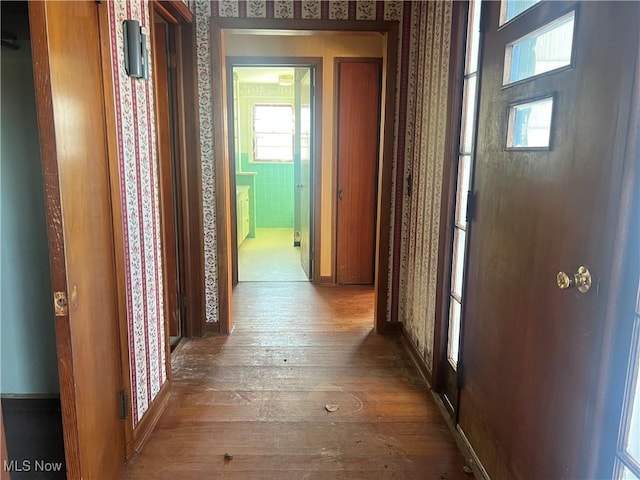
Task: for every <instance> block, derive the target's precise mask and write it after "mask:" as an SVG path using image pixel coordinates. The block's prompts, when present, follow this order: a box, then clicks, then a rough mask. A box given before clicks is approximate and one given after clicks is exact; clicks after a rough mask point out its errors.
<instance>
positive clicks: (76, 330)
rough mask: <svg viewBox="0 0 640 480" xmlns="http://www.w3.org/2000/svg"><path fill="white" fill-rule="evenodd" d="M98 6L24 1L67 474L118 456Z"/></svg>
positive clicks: (80, 474)
mask: <svg viewBox="0 0 640 480" xmlns="http://www.w3.org/2000/svg"><path fill="white" fill-rule="evenodd" d="M99 8H106V7H105V6H104V5H98V4H96V3H95V2H93V1H89V0H85V1H73V2H29V17H30V25H31V38H32V42H33V43H32V48H33V65H34V77H35V87H36V107H37V112H38V127H39V134H40V143H41V154H42V169H43V179H44V192H45V201H46V215H47V228H48V233H49V255H50V263H51V276H52V287H53V290H54V291H55V292H61V294H65V293H66V294H67V301H66V302H65V301H64V300H59V301H58V306H59V307H60V309H59V310H57V313H56V317H55V327H56V341H57V349H58V370H59V375H60V398H61V403H62V421H63V427H64V440H65V455H66V464H67V469H68V477H69V478H72V479H76V478H118V477H119V472H120V468H121V465H122V464H123V462H124V455H125V447H124V425H125V424H124V422H123V421H122V420H121V418H120V417H121V414H120V409H121V397H120V390H121V388H122V386H121V385H122V380H121V377H120V371H121V364H120V352H119V346H118V345H119V343H118V342H119V341H118V338H119V337H118V334H119V333H118V323H117V322H118V314H119V313H118V310H117V301H116V278H115V271H114V264H115V261H114V238H113V235H114V232H113V229H112V224H111V204H110V191H109V169H108V157H107V146H106V125H105V112H104V107H103V106H104V104H105V99H104V91H103V79H102V65H101V63H100V59H101V54H100V34H101V32H100V31H99V23H98V9H99ZM104 34H107V33H106V32H104ZM52 301H53V298H52Z"/></svg>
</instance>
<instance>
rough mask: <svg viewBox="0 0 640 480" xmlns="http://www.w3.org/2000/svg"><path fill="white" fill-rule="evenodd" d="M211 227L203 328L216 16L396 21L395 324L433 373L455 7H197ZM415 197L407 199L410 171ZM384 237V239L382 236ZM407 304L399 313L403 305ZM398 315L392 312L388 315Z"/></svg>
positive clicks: (211, 316)
mask: <svg viewBox="0 0 640 480" xmlns="http://www.w3.org/2000/svg"><path fill="white" fill-rule="evenodd" d="M195 10H196V17H197V50H198V76H199V88H200V116H201V118H200V126H201V161H202V172H203V190H202V192H203V193H202V194H203V204H204V229H205V233H204V236H205V259H206V265H205V276H206V321H207V322H217V321H218V310H217V303H218V299H217V280H218V279H217V273H216V272H217V267H216V224H215V196H214V195H215V191H214V181H215V172H214V158H213V144H212V130H211V129H212V117H211V83H210V81H209V80H210V74H211V65H210V51H211V46H210V45H209V25H210V22H211V17H212V16H213V17H218V16H219V17H247V18H295V19H302V20H304V19H332V20H396V21H398V22H399V24H400V39H399V47H398V48H399V50H398V59H399V62H398V82H397V85H398V86H397V91H396V108H395V116H396V129H395V138H394V150H395V155H394V160H393V179H392V182H393V185H392V191H393V192H394V193H393V202H392V222H391V224H392V228H391V231H390V232H388V234H389V235H390V238H391V249H392V252H393V254H392V259H391V262H390V272H389V273H390V278H391V282H390V288H389V292H388V297H389V300H390V301H389V302H388V304H389V311H388V312H387V319H388V320H389V321H394V320H400V321H403V322H404V323H405V327H406V328H407V330H408V332H409V334H410V336H411V337H412V339H413V341H414V342H415V344H416V345H417V346H418V348H419V350H420V352H421V354H422V355H423V356H424V358H425V360H427V362H428V364H429V365H430V366H431V363H432V358H431V356H432V352H433V328H434V327H433V325H434V317H435V310H436V306H435V292H436V266H437V256H438V235H439V218H440V199H441V186H442V169H443V160H444V140H445V138H444V137H445V130H446V129H445V125H446V122H447V117H448V112H447V111H446V105H447V101H446V100H447V95H448V73H449V72H448V59H449V51H450V43H451V16H452V4H451V2H449V1H447V2H420V1H418V2H402V1H395V0H385V1H373V0H360V1H357V2H356V1H325V0H322V1H319V0H316V1H303V2H292V1H290V0H282V1H279V0H276V1H271V0H247V1H236V0H222V1H214V2H209V1H208V0H195ZM410 172H411V173H412V174H413V179H414V185H413V192H414V193H413V195H412V197H408V196H407V195H406V182H405V181H404V179H405V178H407V176H408V174H409V173H410ZM383 234H385V233H384V232H383ZM400 306H402V308H400ZM392 312H393V313H392Z"/></svg>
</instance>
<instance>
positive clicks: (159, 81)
mask: <svg viewBox="0 0 640 480" xmlns="http://www.w3.org/2000/svg"><path fill="white" fill-rule="evenodd" d="M153 43H154V47H155V48H154V49H153V60H154V62H153V73H154V75H155V77H154V78H155V81H154V92H155V97H156V123H157V130H156V131H157V133H158V166H159V169H158V170H159V173H160V212H161V219H162V260H163V266H164V276H165V278H164V288H165V308H166V310H167V315H168V319H169V335H171V336H174V337H175V336H179V335H180V334H181V328H180V327H181V325H180V302H179V298H180V283H179V270H178V268H179V262H178V241H177V239H178V236H177V212H178V209H177V199H178V196H177V195H176V184H177V182H176V181H175V178H176V168H175V165H176V161H175V157H174V152H175V143H176V142H175V139H174V132H175V131H176V129H175V128H174V127H175V124H174V122H173V117H172V108H171V107H172V105H171V100H172V93H173V89H172V85H171V82H170V68H171V67H170V61H169V55H170V54H169V25H168V24H167V22H165V21H164V20H163V19H162V18H160V16H159V15H158V14H157V13H156V14H155V22H154V26H153Z"/></svg>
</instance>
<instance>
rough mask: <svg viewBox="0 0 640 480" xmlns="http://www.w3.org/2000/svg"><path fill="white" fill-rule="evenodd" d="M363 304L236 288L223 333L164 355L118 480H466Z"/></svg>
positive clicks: (314, 291) (416, 386)
mask: <svg viewBox="0 0 640 480" xmlns="http://www.w3.org/2000/svg"><path fill="white" fill-rule="evenodd" d="M373 302H374V295H373V289H372V288H370V287H319V286H314V285H312V284H309V283H298V282H296V283H278V284H273V283H271V284H270V283H240V284H239V285H238V287H236V289H235V290H234V313H235V330H234V332H233V333H232V334H231V335H230V336H228V337H212V338H202V339H188V340H185V341H184V342H182V343H181V345H180V346H179V347H178V348H177V349H176V350H175V352H174V356H173V391H172V396H171V399H170V401H169V405H168V407H167V410H166V412H165V413H164V415H163V416H162V418H161V419H160V421H159V422H158V425H157V427H156V430H155V431H154V432H153V434H152V435H151V438H150V439H149V441H148V443H147V445H146V447H145V448H144V450H143V451H142V452H141V454H140V455H139V456H138V458H136V459H135V460H134V461H133V462H132V463H131V464H130V465H128V466H126V467H125V469H124V471H123V478H125V479H147V478H158V479H163V478H167V479H169V478H176V477H179V478H187V479H191V478H225V479H227V478H228V479H243V480H248V479H271V478H272V479H278V480H282V479H292V480H293V479H295V480H299V479H302V478H306V479H371V478H376V479H387V478H389V479H390V478H402V479H424V478H436V479H448V480H453V479H466V478H470V477H469V476H467V475H466V474H464V473H463V471H462V466H463V465H464V458H463V457H462V455H461V454H460V453H459V451H458V450H457V448H456V446H455V443H454V440H453V437H452V435H451V433H450V431H449V430H448V428H447V426H446V424H445V422H444V420H443V418H442V417H441V415H440V413H439V411H438V409H437V407H436V405H435V404H434V402H433V400H432V399H431V395H430V393H429V391H428V390H427V387H426V385H425V384H424V382H423V380H422V377H421V376H420V374H419V372H418V371H417V370H416V369H415V367H414V364H413V363H412V362H411V360H410V358H409V356H408V354H407V353H406V351H405V350H404V349H403V348H402V344H401V340H400V338H399V337H398V336H396V337H384V336H379V335H376V334H374V333H373V332H372V323H373V322H372V321H373V310H374V305H373ZM326 404H337V405H339V407H340V408H339V410H338V411H336V412H334V413H329V412H327V411H326V410H325V405H326ZM225 453H229V454H231V455H233V459H232V460H227V461H225V459H224V454H225Z"/></svg>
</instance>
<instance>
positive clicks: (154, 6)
mask: <svg viewBox="0 0 640 480" xmlns="http://www.w3.org/2000/svg"><path fill="white" fill-rule="evenodd" d="M162 11H163V9H162V7H161V6H160V4H159V3H157V2H149V27H148V28H149V35H150V37H149V41H150V44H151V46H152V49H151V56H152V59H153V60H152V70H153V74H152V78H153V79H154V83H153V87H154V88H153V105H154V114H155V117H154V118H155V125H154V126H153V127H154V128H155V132H156V142H155V144H156V162H155V163H156V168H157V169H158V187H159V188H158V196H159V209H160V230H161V232H160V244H161V254H162V265H163V268H162V285H163V289H162V292H163V297H164V298H163V299H162V301H163V303H164V350H165V360H164V361H165V370H166V372H167V379H168V380H170V379H171V340H170V329H171V328H170V321H169V315H170V308H169V289H168V286H169V281H170V280H169V275H168V270H167V268H166V265H167V263H168V260H167V253H168V252H167V250H166V249H165V245H164V243H165V242H164V239H165V235H166V234H167V231H166V230H165V225H166V222H165V220H166V219H165V215H166V213H167V205H166V204H165V202H164V195H163V188H162V183H163V182H162V178H163V177H164V175H166V174H167V172H164V171H163V166H162V162H161V161H160V159H161V152H160V142H159V139H160V125H159V123H158V122H159V120H158V119H159V118H160V115H159V113H160V111H159V101H158V93H159V90H160V89H159V86H158V85H157V84H156V83H155V79H157V78H159V75H157V72H156V66H157V64H158V62H157V53H156V50H157V49H156V48H155V41H156V39H155V37H156V22H155V20H154V13H158V14H159V15H160V16H162V17H163V18H164V15H163V14H162ZM165 20H166V19H165ZM168 27H169V25H167V29H166V30H167V37H168V36H169V35H170V33H169V28H168ZM165 75H166V74H165ZM167 84H169V80H168V79H167ZM170 103H171V97H169V104H170ZM168 173H169V175H172V172H168ZM173 194H174V195H179V194H180V193H179V192H173ZM174 213H175V215H176V216H178V211H177V210H176V211H175V212H174ZM175 233H176V235H180V232H177V231H176V232H175ZM179 248H180V247H179V245H178V242H176V249H179ZM178 258H179V259H180V260H182V256H180V255H178ZM176 267H177V270H178V272H177V273H178V275H180V270H181V265H180V264H177V265H176ZM178 301H179V300H178ZM155 401H156V400H155V399H154V400H153V402H155Z"/></svg>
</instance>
